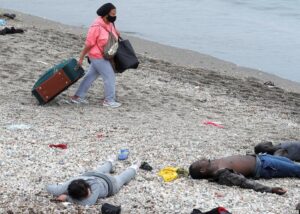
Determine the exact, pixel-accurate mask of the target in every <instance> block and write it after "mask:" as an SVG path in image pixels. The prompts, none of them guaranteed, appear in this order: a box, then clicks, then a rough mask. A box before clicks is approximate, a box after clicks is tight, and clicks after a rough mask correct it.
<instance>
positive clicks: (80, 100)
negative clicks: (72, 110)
mask: <svg viewBox="0 0 300 214" xmlns="http://www.w3.org/2000/svg"><path fill="white" fill-rule="evenodd" d="M70 100H71V102H72V103H75V104H89V101H87V100H86V99H82V98H80V97H79V98H74V97H71V99H70Z"/></svg>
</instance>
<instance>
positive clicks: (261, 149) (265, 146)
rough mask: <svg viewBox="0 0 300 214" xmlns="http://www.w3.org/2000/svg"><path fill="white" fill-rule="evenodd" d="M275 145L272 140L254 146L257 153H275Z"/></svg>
mask: <svg viewBox="0 0 300 214" xmlns="http://www.w3.org/2000/svg"><path fill="white" fill-rule="evenodd" d="M275 150H276V149H275V147H274V146H273V144H272V142H262V143H259V144H257V145H256V146H255V147H254V152H255V154H259V153H268V154H270V155H273V154H274V152H275Z"/></svg>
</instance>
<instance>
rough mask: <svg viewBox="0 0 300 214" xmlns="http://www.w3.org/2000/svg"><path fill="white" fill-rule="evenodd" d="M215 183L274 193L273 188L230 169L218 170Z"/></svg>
mask: <svg viewBox="0 0 300 214" xmlns="http://www.w3.org/2000/svg"><path fill="white" fill-rule="evenodd" d="M213 181H215V182H217V183H218V184H221V185H227V186H239V187H241V188H245V189H253V190H255V191H257V192H269V193H272V188H271V187H268V186H264V185H262V184H260V183H257V182H256V181H254V180H250V179H247V178H246V177H245V176H243V175H241V174H238V173H236V172H234V171H233V170H230V169H221V170H218V172H217V173H216V175H215V177H214V179H213Z"/></svg>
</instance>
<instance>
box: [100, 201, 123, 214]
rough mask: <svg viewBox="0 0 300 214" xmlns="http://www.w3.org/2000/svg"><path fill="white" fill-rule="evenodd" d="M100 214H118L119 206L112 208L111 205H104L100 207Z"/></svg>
mask: <svg viewBox="0 0 300 214" xmlns="http://www.w3.org/2000/svg"><path fill="white" fill-rule="evenodd" d="M101 213H102V214H120V213H121V206H114V205H112V204H108V203H105V204H103V205H102V207H101Z"/></svg>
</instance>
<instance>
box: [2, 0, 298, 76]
mask: <svg viewBox="0 0 300 214" xmlns="http://www.w3.org/2000/svg"><path fill="white" fill-rule="evenodd" d="M106 2H107V1H105V2H104V1H98V0H97V1H96V0H84V1H82V0H64V1H61V0H47V1H46V0H26V1H25V0H0V7H2V8H10V9H15V10H19V11H22V12H26V13H30V14H32V15H37V16H41V17H44V18H48V19H51V20H55V21H59V22H62V23H65V24H70V25H76V26H85V27H87V26H89V24H90V23H91V22H92V20H93V19H94V18H95V16H96V10H97V9H98V7H99V6H100V5H101V4H103V3H106ZM111 2H112V3H113V4H115V5H116V6H117V13H118V18H117V22H116V25H117V27H118V28H119V30H121V31H123V32H127V33H131V34H133V35H135V36H137V37H141V38H144V39H148V40H152V41H155V42H159V43H162V44H166V45H171V46H175V47H179V48H184V49H190V50H194V51H198V52H201V53H205V54H209V55H212V56H215V57H218V58H220V59H223V60H227V61H231V62H234V63H236V64H238V65H240V66H246V67H251V68H256V69H260V70H263V71H266V72H269V73H272V74H275V75H278V76H280V77H283V78H286V79H290V80H294V81H297V82H300V1H299V0H184V1H182V0H181V1H179V0H160V1H159V0H151V1H146V0H126V1H125V0H123V1H121V0H119V1H116V0H111ZM0 39H1V38H0ZM178 60H180V59H178Z"/></svg>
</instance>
